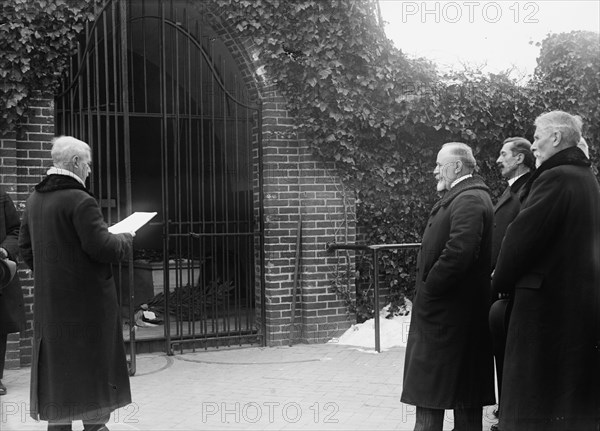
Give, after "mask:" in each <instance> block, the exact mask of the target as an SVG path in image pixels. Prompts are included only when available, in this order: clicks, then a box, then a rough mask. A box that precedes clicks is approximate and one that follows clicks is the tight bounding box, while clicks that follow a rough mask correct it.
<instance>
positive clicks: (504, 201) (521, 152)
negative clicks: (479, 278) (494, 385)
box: [489, 137, 535, 431]
mask: <svg viewBox="0 0 600 431" xmlns="http://www.w3.org/2000/svg"><path fill="white" fill-rule="evenodd" d="M496 164H497V165H498V168H499V169H500V175H502V178H504V179H505V180H506V181H507V182H508V185H507V187H506V189H505V190H504V193H502V196H500V198H499V199H498V202H496V205H494V230H493V234H492V271H493V270H494V268H495V267H496V260H497V259H498V254H499V253H500V245H502V240H503V239H504V234H505V233H506V229H507V228H508V225H509V224H510V223H511V222H512V221H513V220H514V219H515V217H516V216H517V214H518V213H519V209H520V208H521V195H520V193H521V190H522V189H523V186H524V185H525V183H526V182H527V180H528V179H529V177H530V175H531V171H532V170H535V157H533V153H532V152H531V142H529V141H528V140H527V139H525V138H521V137H513V138H507V139H505V140H504V142H503V143H502V148H501V149H500V154H499V155H498V159H497V160H496ZM492 301H495V302H493V304H492V306H491V308H490V316H489V319H490V333H491V335H492V344H493V347H494V358H495V360H496V376H497V381H498V398H500V395H501V393H502V368H503V366H504V346H505V344H506V330H507V329H508V321H509V317H510V309H511V306H512V300H511V299H510V298H508V297H506V298H504V297H502V298H492ZM494 413H495V414H496V415H497V414H498V411H497V410H496V411H494ZM496 430H497V426H496V425H492V428H491V431H496Z"/></svg>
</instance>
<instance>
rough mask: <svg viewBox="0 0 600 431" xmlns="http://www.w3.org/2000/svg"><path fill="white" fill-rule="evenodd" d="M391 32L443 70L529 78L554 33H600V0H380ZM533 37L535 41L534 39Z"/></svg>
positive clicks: (408, 50) (403, 47)
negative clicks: (471, 68) (467, 68)
mask: <svg viewBox="0 0 600 431" xmlns="http://www.w3.org/2000/svg"><path fill="white" fill-rule="evenodd" d="M379 4H380V8H381V14H382V17H383V20H384V21H385V22H386V26H385V28H386V34H387V36H388V37H389V38H390V39H392V40H393V41H394V44H395V45H396V46H397V47H398V48H400V49H401V50H402V51H403V52H404V53H405V54H407V55H408V56H409V57H426V58H428V59H430V60H432V61H434V63H436V64H437V65H438V67H439V68H440V70H441V71H447V70H450V69H455V70H461V69H462V68H463V65H464V64H468V65H470V66H475V67H477V68H483V69H482V70H483V71H485V72H492V73H497V72H500V71H505V70H509V69H510V70H511V76H512V77H514V78H517V79H526V78H527V76H528V75H531V74H532V73H533V71H534V69H535V66H536V59H537V57H538V55H539V52H540V48H539V47H536V46H535V43H536V42H541V41H542V40H543V39H544V38H545V37H546V36H547V35H548V34H549V33H563V32H570V31H572V30H591V31H595V32H600V1H598V0H584V1H569V0H562V1H559V0H543V1H514V0H504V1H403V0H379ZM530 41H532V42H533V44H530V43H529V42H530Z"/></svg>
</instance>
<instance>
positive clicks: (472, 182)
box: [430, 175, 490, 215]
mask: <svg viewBox="0 0 600 431" xmlns="http://www.w3.org/2000/svg"><path fill="white" fill-rule="evenodd" d="M467 190H484V191H485V192H487V193H489V192H490V189H489V188H488V186H486V185H485V183H484V182H483V178H481V177H480V176H478V175H473V176H472V177H471V178H467V179H466V180H463V181H461V182H460V183H458V184H457V185H455V186H454V187H452V188H451V189H450V190H448V191H447V192H446V194H444V196H442V198H441V199H440V200H439V201H437V202H436V203H435V205H433V208H432V209H431V214H430V215H433V214H435V213H436V212H437V211H438V210H439V209H440V208H441V207H446V206H448V205H449V204H450V202H452V201H453V200H454V198H456V197H457V196H458V195H459V194H461V193H462V192H464V191H467Z"/></svg>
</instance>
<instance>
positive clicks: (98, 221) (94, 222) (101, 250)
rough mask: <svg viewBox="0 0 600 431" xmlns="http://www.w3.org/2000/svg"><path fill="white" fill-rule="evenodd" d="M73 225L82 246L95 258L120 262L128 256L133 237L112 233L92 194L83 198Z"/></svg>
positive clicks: (74, 215) (96, 259)
mask: <svg viewBox="0 0 600 431" xmlns="http://www.w3.org/2000/svg"><path fill="white" fill-rule="evenodd" d="M73 225H74V226H75V230H76V232H77V236H78V237H79V241H80V243H81V248H82V249H83V251H84V252H85V253H86V254H88V255H89V256H90V257H91V258H92V259H93V260H95V261H98V262H103V263H118V262H119V261H122V260H125V259H126V258H127V257H128V255H129V252H130V250H131V247H132V240H133V237H132V236H131V234H128V233H125V234H117V235H114V234H112V233H110V232H109V231H108V226H107V224H106V222H105V221H104V217H103V216H102V212H101V211H100V207H99V206H98V203H97V202H96V200H95V199H94V198H92V197H91V196H88V197H86V198H85V199H83V201H82V202H81V203H80V204H79V205H78V206H77V208H76V209H75V211H74V213H73Z"/></svg>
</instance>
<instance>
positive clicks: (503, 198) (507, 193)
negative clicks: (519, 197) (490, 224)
mask: <svg viewBox="0 0 600 431" xmlns="http://www.w3.org/2000/svg"><path fill="white" fill-rule="evenodd" d="M510 194H511V191H510V186H507V187H506V189H504V193H502V196H500V199H498V202H496V205H494V212H496V211H497V210H498V208H500V207H501V206H502V205H504V203H505V202H506V201H508V200H509V199H510Z"/></svg>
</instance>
